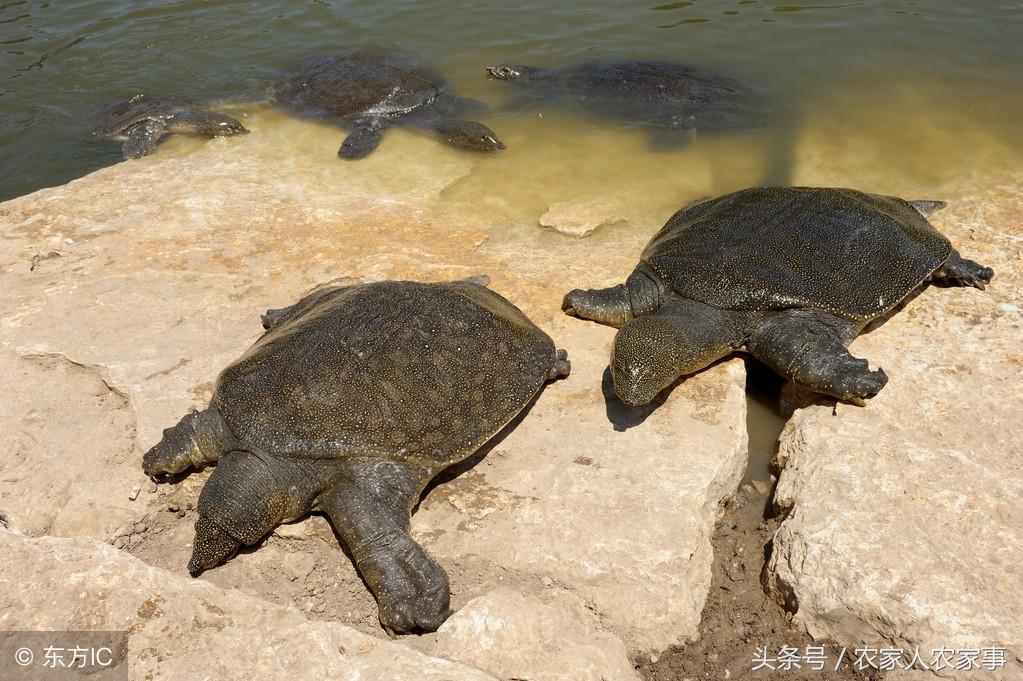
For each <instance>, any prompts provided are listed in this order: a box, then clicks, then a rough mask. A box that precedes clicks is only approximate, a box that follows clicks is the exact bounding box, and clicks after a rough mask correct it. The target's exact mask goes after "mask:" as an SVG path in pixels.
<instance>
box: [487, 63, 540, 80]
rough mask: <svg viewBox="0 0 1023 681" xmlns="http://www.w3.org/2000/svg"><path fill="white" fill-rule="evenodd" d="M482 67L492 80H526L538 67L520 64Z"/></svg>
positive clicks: (537, 70)
mask: <svg viewBox="0 0 1023 681" xmlns="http://www.w3.org/2000/svg"><path fill="white" fill-rule="evenodd" d="M483 68H485V69H486V70H487V74H488V75H489V76H490V78H491V79H493V80H528V79H529V78H532V77H533V76H534V75H536V74H537V73H538V72H539V69H536V68H534V67H532V66H523V65H522V64H498V65H497V66H484V67H483Z"/></svg>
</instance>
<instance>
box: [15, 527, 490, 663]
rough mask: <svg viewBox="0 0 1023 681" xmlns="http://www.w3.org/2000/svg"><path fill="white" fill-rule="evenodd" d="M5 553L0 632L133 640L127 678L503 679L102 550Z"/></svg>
mask: <svg viewBox="0 0 1023 681" xmlns="http://www.w3.org/2000/svg"><path fill="white" fill-rule="evenodd" d="M0 551H2V552H3V554H4V557H5V560H6V561H8V565H14V566H17V568H18V569H17V570H4V571H3V573H2V574H0V602H2V603H3V604H4V608H3V610H2V611H0V628H2V629H5V630H58V631H60V630H109V631H127V632H128V633H127V651H126V655H125V656H124V658H123V659H124V662H123V664H126V665H128V674H127V678H132V679H143V678H155V679H161V680H162V681H176V680H178V679H180V680H181V681H192V680H193V679H202V678H215V679H221V680H223V681H231V680H233V679H237V680H239V681H242V680H246V681H247V680H248V679H254V678H281V677H282V676H286V677H287V678H289V679H309V680H310V681H312V680H316V681H319V680H321V679H326V678H331V679H345V680H348V681H356V680H358V681H369V680H374V681H402V680H408V681H420V680H425V679H428V680H433V681H494V678H493V677H492V676H489V675H487V674H485V673H483V672H480V671H478V670H475V669H471V668H469V667H465V666H462V665H460V664H457V663H454V662H451V661H448V660H440V659H436V658H431V657H428V656H426V655H423V654H422V653H418V652H415V651H413V650H410V649H409V648H408V647H406V646H403V645H401V644H399V643H392V642H389V641H383V640H379V639H376V638H373V637H370V636H366V635H364V634H360V633H358V632H356V631H354V630H352V629H350V628H348V627H346V626H344V625H341V624H337V623H328V622H315V621H311V620H309V619H306V617H305V616H303V615H302V614H301V613H299V612H298V611H297V610H295V609H292V608H283V607H280V606H275V605H271V604H269V603H266V602H264V601H261V600H259V599H257V598H253V597H251V596H247V595H245V594H243V593H241V592H239V591H236V590H234V589H219V588H217V587H214V586H212V585H211V584H209V583H208V582H206V581H205V580H198V579H197V580H191V579H188V578H183V577H176V576H173V575H171V574H170V573H168V572H167V571H165V570H159V569H154V568H151V567H149V566H147V565H146V564H145V563H143V562H142V561H140V560H138V559H136V558H132V557H130V556H128V555H126V554H124V553H123V552H120V551H117V550H116V549H114V548H111V547H110V546H107V545H106V544H103V543H101V542H97V541H95V540H90V539H58V538H52V537H44V538H40V539H30V538H28V537H25V536H22V535H18V534H14V533H12V532H8V531H4V530H0ZM26 575H31V577H32V578H31V579H27V578H26ZM40 659H41V658H40ZM5 664H6V662H5Z"/></svg>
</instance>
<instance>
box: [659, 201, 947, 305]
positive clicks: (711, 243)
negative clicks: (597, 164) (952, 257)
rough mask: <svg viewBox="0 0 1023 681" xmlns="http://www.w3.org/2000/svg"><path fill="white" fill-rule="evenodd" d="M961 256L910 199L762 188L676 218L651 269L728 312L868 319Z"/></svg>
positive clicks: (665, 230)
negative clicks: (797, 311) (799, 311)
mask: <svg viewBox="0 0 1023 681" xmlns="http://www.w3.org/2000/svg"><path fill="white" fill-rule="evenodd" d="M951 251H952V246H951V244H950V243H949V241H948V239H946V238H945V237H944V236H943V235H942V234H941V233H940V232H938V231H937V230H936V229H934V228H933V227H932V226H931V225H930V223H928V222H927V220H926V219H925V218H924V217H923V216H922V215H921V214H920V213H919V212H917V211H916V209H914V208H913V207H912V206H911V205H909V203H907V202H906V201H903V200H902V199H898V198H894V197H889V196H879V195H876V194H865V193H863V192H858V191H854V190H852V189H821V188H807V187H784V188H783V187H758V188H753V189H746V190H743V191H739V192H735V193H734V194H728V195H726V196H722V197H720V198H716V199H711V200H709V201H705V202H702V203H698V204H695V205H692V206H688V207H686V208H683V209H682V210H680V211H679V212H677V213H675V215H673V216H672V217H671V219H670V220H668V222H667V224H665V225H664V227H663V228H662V229H661V231H660V232H658V233H657V234H656V235H655V236H654V238H653V239H651V240H650V243H649V244H647V247H646V249H645V250H644V251H643V255H642V261H643V262H644V263H645V264H646V265H647V267H648V268H649V269H650V270H652V271H653V272H654V273H655V274H656V275H657V276H658V277H659V278H660V279H661V281H662V282H663V283H664V285H665V286H666V287H668V288H670V289H672V290H674V291H675V292H676V293H678V294H679V295H681V296H683V297H686V298H691V299H695V300H699V301H702V302H704V303H707V304H709V305H712V306H714V307H717V308H720V309H724V310H760V311H767V310H781V309H788V308H816V309H821V310H826V311H828V312H831V313H832V314H835V315H838V316H840V317H844V318H847V319H852V320H857V321H867V320H869V319H873V318H874V317H877V316H878V315H880V314H883V313H884V312H885V311H887V310H889V309H891V308H892V307H894V306H895V305H897V304H898V303H899V301H900V300H902V299H903V298H904V297H905V296H906V295H907V294H908V293H909V292H911V291H912V290H913V289H915V288H916V287H917V286H919V285H920V283H921V282H923V281H924V279H926V278H927V277H928V275H930V274H931V272H933V271H934V270H935V269H937V267H938V266H939V265H941V264H942V263H943V262H944V261H945V260H946V259H947V258H948V256H949V254H950V253H951Z"/></svg>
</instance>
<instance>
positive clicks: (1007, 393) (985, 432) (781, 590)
mask: <svg viewBox="0 0 1023 681" xmlns="http://www.w3.org/2000/svg"><path fill="white" fill-rule="evenodd" d="M1019 187H1020V178H1017V177H1007V178H1002V179H1001V181H997V182H987V183H985V185H984V186H977V185H963V186H960V187H949V188H948V189H947V190H946V191H945V192H940V197H941V198H943V199H946V200H948V201H949V207H948V208H946V209H945V210H944V211H942V212H940V213H937V214H935V215H934V216H933V217H932V220H933V221H934V223H935V225H936V226H937V227H938V228H939V229H941V230H943V231H944V232H945V233H946V234H948V235H949V236H950V237H951V238H952V240H953V243H955V244H956V245H957V246H958V247H959V249H960V250H961V251H962V252H963V254H964V255H965V256H966V257H970V258H974V259H976V260H978V261H980V262H983V263H985V264H987V265H990V266H992V267H993V268H994V269H995V272H996V276H995V279H994V281H993V282H992V283H991V285H990V286H989V287H988V288H987V290H986V291H977V290H974V289H962V288H937V287H930V288H927V289H926V290H924V291H922V293H921V294H920V295H919V296H918V297H916V298H915V299H913V300H911V301H910V302H909V303H908V304H907V305H905V308H904V309H903V310H901V311H900V312H898V313H896V314H895V315H894V316H893V317H891V318H890V319H889V320H888V321H886V322H885V323H884V324H883V325H882V326H880V327H879V328H876V329H874V330H873V331H871V332H870V333H868V334H867V335H865V336H862V337H860V338H859V339H857V340H856V341H855V342H854V343H853V345H852V348H851V349H852V351H853V353H854V354H856V355H858V356H862V357H866V358H868V359H869V360H870V361H871V363H872V364H873V365H874V366H881V367H884V369H885V371H887V372H888V375H889V377H890V379H891V380H890V381H889V383H888V385H887V386H886V387H885V388H884V390H882V391H881V393H880V394H879V395H878V396H877V397H876V398H874V399H872V400H870V402H869V404H868V406H866V407H865V408H857V407H852V406H847V405H839V406H838V408H837V413H835V412H833V409H832V407H831V406H828V405H811V406H806V407H803V408H801V409H799V410H797V412H796V413H795V415H794V416H793V419H792V421H791V422H790V423H789V424H788V425H787V427H786V430H785V432H784V433H783V436H782V444H781V451H780V454H779V463H783V464H784V470H783V472H782V473H781V476H780V480H779V484H778V488H777V491H776V496H775V503H776V505H778V506H779V507H780V508H782V509H784V510H787V511H788V513H789V515H788V517H787V518H786V519H785V521H784V523H783V524H782V526H781V528H780V529H779V531H778V533H777V536H776V537H775V540H774V554H773V556H772V558H771V561H770V564H769V572H770V586H771V588H772V589H773V591H774V592H775V593H777V595H778V596H779V598H780V599H782V600H784V601H785V602H786V603H787V604H788V605H789V607H790V608H792V609H795V611H796V615H795V619H796V621H797V622H799V623H801V624H803V625H805V626H806V627H807V628H808V630H809V631H810V633H811V634H812V635H813V636H815V637H825V638H830V639H833V640H836V641H838V642H839V643H841V644H867V645H878V644H884V643H887V644H888V645H891V646H895V647H902V648H904V649H907V650H913V649H914V648H915V647H916V646H919V647H920V649H921V650H922V651H925V652H924V654H925V655H927V654H929V652H930V651H932V650H934V649H937V648H942V647H945V648H956V649H964V648H966V649H970V648H984V647H1004V648H1006V649H1007V653H1006V657H1007V658H1008V662H1007V667H1006V668H1004V669H998V670H994V671H991V670H987V671H985V670H983V669H980V670H974V671H969V672H966V671H961V672H957V673H953V674H951V676H956V674H958V677H961V678H963V679H967V678H968V679H981V678H991V679H1020V678H1023V666H1021V660H1023V561H1021V557H1023V466H1021V463H1023V461H1021V458H1020V457H1021V456H1023V431H1021V430H1020V429H1019V428H1018V427H1017V426H1016V424H1017V423H1018V422H1019V409H1020V405H1021V404H1023V381H1021V378H1023V369H1021V367H1023V353H1021V350H1020V343H1019V341H1020V338H1023V309H1021V307H1020V300H1021V299H1023V261H1021V245H1023V192H1021V191H1020V189H1019ZM937 194H939V193H936V195H937ZM942 675H943V676H946V675H949V670H947V669H946V670H944V671H943V674H942Z"/></svg>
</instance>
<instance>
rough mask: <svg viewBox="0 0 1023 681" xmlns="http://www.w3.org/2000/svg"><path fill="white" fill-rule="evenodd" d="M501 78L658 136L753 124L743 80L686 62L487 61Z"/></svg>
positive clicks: (532, 94)
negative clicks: (556, 65) (559, 65)
mask: <svg viewBox="0 0 1023 681" xmlns="http://www.w3.org/2000/svg"><path fill="white" fill-rule="evenodd" d="M484 68H485V69H486V71H487V73H488V74H490V77H491V78H493V79H496V80H507V81H514V82H515V83H518V84H522V85H523V86H525V87H527V88H528V98H526V101H532V100H534V99H536V100H538V101H544V102H547V101H550V102H554V103H559V102H560V103H569V104H573V105H577V106H579V107H582V108H583V109H584V110H586V111H587V112H590V113H594V114H598V115H602V116H605V117H609V118H612V119H614V120H617V121H621V122H625V123H632V124H637V125H649V126H654V127H655V128H657V129H660V130H659V132H657V134H655V139H657V140H665V139H670V132H667V133H666V132H665V131H676V132H681V133H684V134H678V135H676V138H677V140H679V141H681V140H684V139H685V138H687V137H688V135H690V134H692V132H693V131H695V130H716V129H723V128H732V127H736V126H741V125H749V124H750V123H751V122H752V121H753V120H755V115H756V111H755V109H756V105H755V102H754V98H753V96H752V95H751V93H750V92H749V90H747V89H746V87H744V86H743V85H741V84H740V83H738V82H736V81H734V80H731V79H729V78H725V77H723V76H718V75H715V74H711V73H705V72H702V71H698V70H695V69H692V68H689V67H687V66H682V65H680V64H671V63H667V62H647V61H591V62H586V63H583V64H580V65H578V66H574V67H569V68H564V69H553V70H548V69H541V68H537V67H533V66H523V65H519V64H501V65H498V66H487V67H484Z"/></svg>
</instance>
